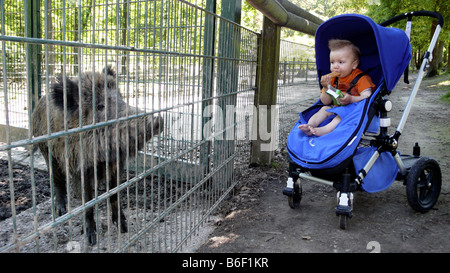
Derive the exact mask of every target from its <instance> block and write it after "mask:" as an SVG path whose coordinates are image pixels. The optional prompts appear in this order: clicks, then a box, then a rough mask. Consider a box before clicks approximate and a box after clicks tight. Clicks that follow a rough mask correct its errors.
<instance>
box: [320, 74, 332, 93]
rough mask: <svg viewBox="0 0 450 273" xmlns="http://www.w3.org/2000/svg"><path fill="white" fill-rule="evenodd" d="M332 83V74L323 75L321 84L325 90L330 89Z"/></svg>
mask: <svg viewBox="0 0 450 273" xmlns="http://www.w3.org/2000/svg"><path fill="white" fill-rule="evenodd" d="M330 83H331V76H330V74H327V75H323V76H322V77H321V78H320V84H321V85H322V86H323V87H324V88H325V89H328V85H329V84H330Z"/></svg>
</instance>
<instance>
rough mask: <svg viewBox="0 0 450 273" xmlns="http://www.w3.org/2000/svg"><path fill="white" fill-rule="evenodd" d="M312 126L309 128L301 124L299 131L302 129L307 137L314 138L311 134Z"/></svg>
mask: <svg viewBox="0 0 450 273" xmlns="http://www.w3.org/2000/svg"><path fill="white" fill-rule="evenodd" d="M311 128H312V127H311V126H309V125H308V124H300V125H299V126H298V129H300V130H301V131H302V132H303V133H305V134H306V135H307V136H312V133H311Z"/></svg>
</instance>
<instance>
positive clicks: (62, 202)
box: [38, 143, 67, 216]
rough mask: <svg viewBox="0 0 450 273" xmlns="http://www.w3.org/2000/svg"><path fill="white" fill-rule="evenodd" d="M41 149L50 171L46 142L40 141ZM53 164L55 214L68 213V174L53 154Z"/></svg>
mask: <svg viewBox="0 0 450 273" xmlns="http://www.w3.org/2000/svg"><path fill="white" fill-rule="evenodd" d="M38 146H39V150H40V151H41V154H42V155H43V157H44V158H45V163H47V168H48V172H49V173H50V162H49V154H48V146H47V144H45V143H40V144H39V145H38ZM52 166H53V185H54V195H55V203H56V204H55V214H56V215H57V216H61V215H64V214H66V212H67V210H66V202H67V198H66V195H67V191H66V175H65V173H64V172H63V169H64V167H63V166H60V164H58V161H57V160H56V158H55V157H53V156H52Z"/></svg>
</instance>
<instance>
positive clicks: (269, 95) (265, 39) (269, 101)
mask: <svg viewBox="0 0 450 273" xmlns="http://www.w3.org/2000/svg"><path fill="white" fill-rule="evenodd" d="M280 33H281V27H280V26H277V25H275V24H274V23H273V22H272V21H271V20H269V19H268V18H267V17H264V21H263V31H262V37H261V40H262V41H261V47H260V52H259V55H258V57H259V62H258V63H259V64H260V65H259V66H258V71H257V74H258V81H257V84H256V94H255V106H256V107H257V115H255V116H254V119H256V120H254V122H253V124H254V125H256V126H254V127H253V130H254V132H255V130H256V133H253V136H257V139H253V140H252V144H251V159H250V161H251V164H257V165H260V164H262V165H267V164H270V162H271V161H272V156H273V150H270V149H268V148H267V146H269V143H273V141H275V138H276V137H277V132H275V130H274V129H275V128H276V126H275V125H276V124H272V122H271V121H272V115H275V114H276V102H277V78H278V66H279V59H280ZM265 109H267V119H265V120H261V118H260V117H262V114H263V113H264V111H265ZM262 122H265V123H266V125H264V126H263V127H265V128H267V132H270V135H271V136H270V138H269V139H263V138H262V135H261V128H263V127H262V125H263V124H262Z"/></svg>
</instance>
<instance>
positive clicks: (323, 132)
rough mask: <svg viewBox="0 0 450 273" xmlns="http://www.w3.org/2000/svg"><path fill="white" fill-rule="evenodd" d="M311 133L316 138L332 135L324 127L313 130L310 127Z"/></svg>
mask: <svg viewBox="0 0 450 273" xmlns="http://www.w3.org/2000/svg"><path fill="white" fill-rule="evenodd" d="M309 131H310V132H311V134H313V135H315V136H323V135H326V134H328V133H330V132H329V131H328V130H327V129H326V128H324V127H316V128H313V127H311V126H309Z"/></svg>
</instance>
